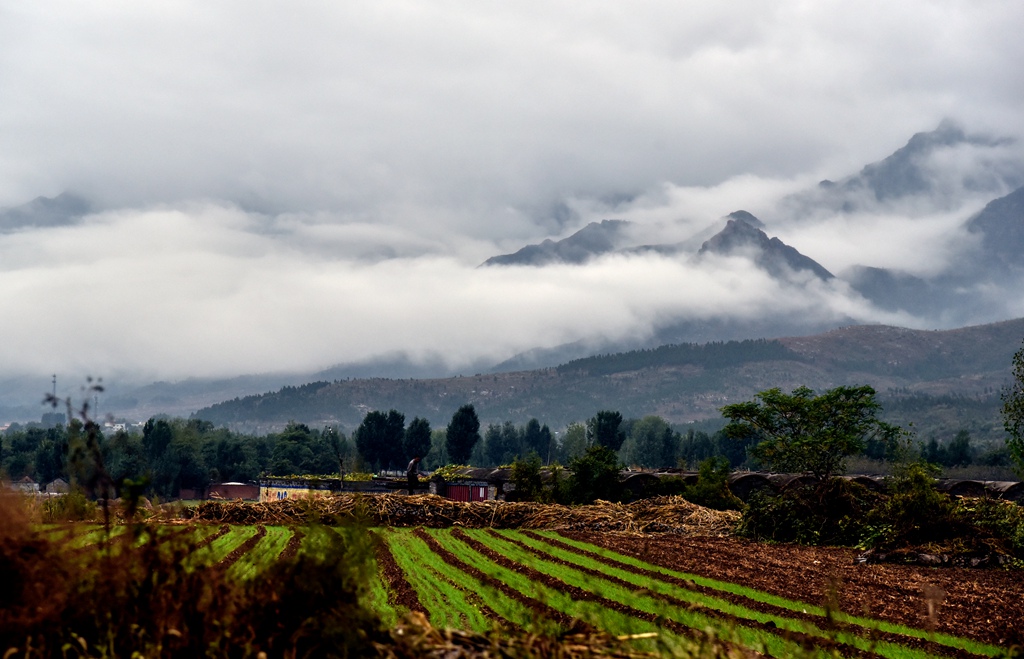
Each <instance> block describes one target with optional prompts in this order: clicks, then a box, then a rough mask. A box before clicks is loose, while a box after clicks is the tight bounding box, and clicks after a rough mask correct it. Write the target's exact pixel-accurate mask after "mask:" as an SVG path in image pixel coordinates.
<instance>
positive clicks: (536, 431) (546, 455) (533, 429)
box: [523, 419, 552, 464]
mask: <svg viewBox="0 0 1024 659" xmlns="http://www.w3.org/2000/svg"><path fill="white" fill-rule="evenodd" d="M551 441H552V437H551V430H550V429H549V428H548V427H547V425H544V426H542V425H540V421H538V420H537V419H530V420H529V421H528V422H527V424H526V428H525V429H524V430H523V451H524V453H529V452H531V451H532V452H534V453H536V454H537V456H538V457H540V459H541V461H542V462H543V463H545V464H546V463H547V462H549V461H550V456H551Z"/></svg>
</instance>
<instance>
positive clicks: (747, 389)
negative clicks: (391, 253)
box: [194, 319, 1024, 440]
mask: <svg viewBox="0 0 1024 659" xmlns="http://www.w3.org/2000/svg"><path fill="white" fill-rule="evenodd" d="M1022 337H1024V319H1018V320H1013V321H1005V322H1001V323H994V324H989V325H983V326H975V327H965V328H961V329H957V330H946V331H923V330H911V329H905V328H899V327H890V326H882V325H875V326H853V327H846V328H841V329H837V330H832V331H829V332H826V333H823V334H818V335H814V336H801V337H789V338H782V339H777V340H771V341H768V340H748V341H733V342H725V343H711V344H704V345H695V344H682V345H669V346H661V347H659V348H656V349H652V350H638V351H632V352H626V353H618V354H614V355H599V356H592V357H589V358H585V359H580V360H576V361H573V362H568V363H565V364H563V365H561V366H559V367H558V368H547V369H539V370H534V371H519V372H509V373H489V374H478V375H475V376H471V377H454V378H440V379H428V380H408V379H403V380H394V379H384V378H374V379H364V380H346V381H334V382H316V383H310V384H307V385H304V386H302V387H290V388H287V389H285V390H281V391H279V392H270V393H266V394H261V395H255V396H247V397H244V398H240V399H235V400H231V401H225V402H222V403H218V404H216V405H211V406H209V407H206V408H204V409H201V410H199V411H197V412H196V413H195V415H194V416H195V417H196V418H201V419H205V420H209V421H211V422H214V423H216V424H225V425H229V426H232V427H234V428H236V429H240V430H250V431H257V430H264V431H265V430H268V429H272V428H276V427H280V426H283V425H284V424H285V423H287V422H288V421H289V420H300V421H303V422H305V423H309V424H315V425H323V424H328V423H337V424H340V425H341V426H342V427H343V428H347V429H348V430H349V431H350V430H351V429H352V428H354V427H355V426H356V425H358V424H359V423H360V422H361V421H362V418H363V416H365V414H366V412H368V411H370V410H387V409H391V408H394V409H397V410H399V411H400V412H403V413H404V414H405V415H406V418H412V417H413V416H420V417H422V418H425V419H428V420H430V422H431V424H432V425H433V426H434V427H442V426H443V425H444V424H446V423H447V421H448V420H449V418H450V417H451V414H452V413H453V412H454V411H455V409H457V408H458V407H459V406H461V405H463V404H465V403H472V404H473V405H474V406H475V407H476V410H477V413H478V414H479V416H480V418H481V421H482V422H483V423H484V424H488V423H502V422H504V421H509V420H511V421H514V422H516V423H525V422H526V421H527V420H529V419H530V418H537V419H539V420H541V421H542V422H544V423H547V424H548V425H549V426H551V427H552V428H561V427H564V425H565V424H567V423H569V422H572V421H583V420H585V419H587V418H589V417H590V416H592V415H593V414H594V413H595V412H596V411H597V410H600V409H617V410H619V411H621V412H622V413H623V415H624V416H626V417H631V418H639V417H642V416H646V415H650V414H657V415H659V416H662V417H663V418H665V419H666V420H668V421H670V422H672V423H687V422H692V421H699V420H703V419H714V418H718V417H719V412H718V409H719V408H720V407H721V406H723V405H725V404H728V403H732V402H738V401H742V400H749V399H750V398H751V397H752V396H753V395H754V394H755V393H756V392H758V391H760V390H763V389H768V388H770V387H780V388H782V389H784V390H792V389H794V388H796V387H798V386H808V387H811V388H812V389H815V390H824V389H826V388H831V387H835V386H838V385H844V384H846V385H854V384H856V385H860V384H870V385H872V386H874V387H875V389H876V390H878V391H879V394H880V398H881V399H882V401H883V404H885V403H886V401H892V407H893V409H894V410H897V411H898V414H901V415H902V416H897V417H896V418H895V420H897V421H900V422H903V423H911V422H912V423H914V426H915V428H917V429H918V432H926V431H932V432H948V433H949V434H950V436H951V435H952V434H953V433H955V432H956V431H957V430H959V429H961V428H963V429H967V430H969V431H971V432H972V433H973V434H974V435H975V436H976V437H977V438H979V439H988V440H995V439H999V438H1001V436H1002V435H1001V432H1002V426H1001V420H1000V416H999V391H1000V389H1001V388H1002V386H1003V385H1004V384H1005V383H1006V382H1007V381H1008V380H1009V377H1010V367H1011V361H1012V355H1013V353H1014V352H1015V351H1016V350H1017V349H1018V348H1019V347H1020V345H1021V338H1022ZM900 410H902V411H900Z"/></svg>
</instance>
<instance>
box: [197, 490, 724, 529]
mask: <svg viewBox="0 0 1024 659" xmlns="http://www.w3.org/2000/svg"><path fill="white" fill-rule="evenodd" d="M182 514H183V516H185V517H186V518H188V519H193V520H196V521H206V522H216V523H221V524H288V525H294V524H301V523H303V522H306V521H310V520H314V521H323V522H328V523H330V522H340V521H344V520H350V519H361V520H364V521H366V522H367V523H369V524H371V525H373V526H426V527H430V528H446V527H450V526H462V527H465V528H495V529H569V530H575V531H617V532H622V533H675V534H684V535H703V536H708V535H711V536H723V535H730V534H731V533H732V531H733V529H734V528H735V526H736V524H737V522H738V521H739V518H740V514H739V513H738V512H735V511H718V510H711V509H709V508H703V507H701V506H698V505H696V504H693V503H690V502H689V501H686V500H685V499H683V498H682V497H678V496H671V497H655V498H652V499H643V500H640V501H637V502H634V503H629V504H619V503H609V502H607V501H597V502H595V503H593V504H591V505H589V506H562V505H557V504H543V503H528V502H515V503H513V502H506V501H474V502H465V501H452V500H450V499H445V498H443V497H439V496H436V495H433V494H421V495H415V496H406V495H403V494H356V493H340V494H335V495H331V496H325V497H316V498H307V499H289V500H285V501H273V502H267V503H245V502H241V501H236V502H215V501H207V502H204V503H201V504H199V505H198V506H195V507H191V508H186V509H184V510H183V511H182Z"/></svg>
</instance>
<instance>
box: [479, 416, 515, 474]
mask: <svg viewBox="0 0 1024 659" xmlns="http://www.w3.org/2000/svg"><path fill="white" fill-rule="evenodd" d="M484 449H485V450H484V455H485V456H486V457H487V461H488V462H489V463H490V464H491V465H494V466H498V465H507V464H511V463H512V461H513V460H515V459H516V457H517V456H518V455H520V454H521V453H522V450H523V441H522V433H521V432H520V430H519V429H518V428H516V425H515V424H514V423H512V422H511V421H506V422H505V423H503V424H501V425H498V424H496V423H492V424H490V425H489V426H487V431H486V432H485V433H484Z"/></svg>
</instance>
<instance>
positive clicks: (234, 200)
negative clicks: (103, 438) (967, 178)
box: [0, 0, 1024, 376]
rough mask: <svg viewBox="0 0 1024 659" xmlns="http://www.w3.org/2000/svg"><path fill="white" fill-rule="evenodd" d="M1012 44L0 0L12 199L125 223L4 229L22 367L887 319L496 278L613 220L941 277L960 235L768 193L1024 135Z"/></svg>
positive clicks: (662, 285)
mask: <svg viewBox="0 0 1024 659" xmlns="http://www.w3.org/2000/svg"><path fill="white" fill-rule="evenodd" d="M1021 27H1024V9H1022V8H1021V5H1020V3H1018V2H1016V1H1015V0H1002V1H1001V0H990V1H987V2H980V3H979V2H973V1H971V2H968V1H967V0H954V1H950V2H944V3H932V2H924V1H923V0H918V1H912V2H905V3H901V4H899V5H893V4H892V3H883V2H881V1H880V0H878V1H875V0H872V1H871V2H866V3H857V4H851V3H844V2H839V1H838V0H829V1H826V2H817V3H805V2H797V1H795V0H792V1H788V0H787V1H786V2H781V3H763V2H756V1H754V0H746V1H744V2H737V3H717V4H709V5H680V4H679V3H672V2H650V3H645V4H643V5H631V6H628V7H627V6H625V5H623V4H622V3H615V2H610V1H609V2H596V3H588V4H587V5H586V6H585V7H581V6H580V5H578V4H576V3H568V2H526V3H516V4H514V5H493V4H482V3H478V2H466V1H464V0H462V1H460V0H449V1H446V2H441V3H434V4H429V5H428V4H422V3H412V2H407V1H404V0H384V1H382V2H376V3H372V4H369V5H367V4H351V3H313V4H301V5H295V6H288V7H287V8H285V7H282V6H280V5H275V4H272V3H266V2H255V3H253V2H246V3H242V2H238V1H229V2H226V3H217V4H211V3H202V2H196V1H194V0H177V1H175V2H167V3H161V4H159V5H151V4H144V3H143V4H140V3H125V2H109V3H99V4H97V3H84V4H83V3H77V2H71V1H70V0H58V1H57V2H51V3H16V2H10V1H4V0H0V89H3V90H4V102H3V103H2V104H0V205H8V206H9V205H15V204H19V203H22V202H24V201H27V200H28V199H31V198H33V197H35V196H37V195H47V196H53V195H55V194H58V193H60V192H62V191H64V190H72V191H76V192H79V193H81V194H83V195H84V196H86V197H88V198H90V199H91V200H93V201H94V202H96V204H97V206H98V207H99V208H101V209H106V210H103V211H102V212H99V213H97V214H95V215H92V216H90V217H88V218H86V219H85V220H84V221H83V222H82V223H81V224H79V225H77V226H72V227H67V228H59V229H47V230H45V231H43V230H40V231H31V230H26V231H22V232H19V233H10V234H0V308H2V309H3V313H4V315H5V317H6V318H17V319H18V322H16V323H13V324H12V325H13V326H12V327H11V328H10V329H9V330H7V331H5V336H4V337H3V342H2V345H0V362H2V363H4V364H5V367H6V368H7V369H8V370H11V371H14V370H19V369H20V370H30V371H35V370H39V369H45V370H47V371H49V370H51V369H52V368H54V367H56V365H59V364H63V363H79V362H87V363H88V364H92V365H94V366H93V368H95V369H96V370H106V369H108V368H110V369H113V368H138V369H144V370H146V371H147V372H152V373H155V374H160V375H168V376H169V375H175V376H182V375H189V374H194V375H199V374H214V373H225V374H226V373H231V372H249V371H252V370H272V369H298V368H315V367H322V366H326V365H329V364H332V363H335V362H340V361H345V360H347V359H357V358H361V357H366V356H370V355H373V354H380V353H384V352H391V351H394V350H396V349H406V350H409V351H411V352H412V353H414V354H419V355H428V354H435V353H436V354H441V355H443V356H444V357H445V358H446V359H448V360H449V361H450V362H452V363H459V362H469V361H472V360H473V359H475V358H478V357H491V356H493V357H496V358H500V357H504V356H508V355H509V354H511V353H512V352H514V351H517V350H521V349H525V348H531V347H535V346H538V345H556V344H558V343H560V342H564V341H571V340H575V339H578V338H587V337H593V336H596V335H601V336H607V337H622V336H644V335H645V334H649V333H650V332H652V331H653V330H654V328H655V327H657V326H658V324H659V323H665V322H668V320H667V319H670V318H680V317H683V318H685V317H705V316H707V315H708V314H710V313H712V312H716V313H727V314H730V315H732V316H735V317H740V316H745V315H750V314H755V313H758V312H759V311H763V310H773V309H775V310H777V309H780V308H784V309H791V310H792V311H793V312H796V311H798V310H807V309H822V310H823V312H822V313H826V314H836V315H849V316H851V317H856V318H872V319H880V318H881V319H884V318H886V317H884V316H880V315H878V314H877V313H876V312H874V311H872V310H870V309H867V308H865V307H863V305H862V304H861V303H860V302H858V301H857V297H856V296H854V295H849V294H847V293H845V292H843V291H841V290H839V291H836V290H831V289H823V290H820V291H818V290H813V291H811V292H809V293H807V294H805V295H800V296H795V295H794V294H793V292H792V291H780V290H776V289H774V288H773V287H772V285H771V284H770V283H768V282H766V281H764V280H763V277H761V276H760V275H758V274H757V273H756V272H750V271H748V270H745V269H744V266H743V265H742V264H739V263H735V262H730V263H720V264H715V265H714V266H707V265H705V267H704V268H696V267H695V266H693V265H692V264H688V263H685V262H673V261H668V260H664V259H639V258H634V259H607V260H602V261H601V262H600V263H596V264H593V266H592V267H587V268H551V269H544V270H528V269H511V270H494V269H485V270H477V269H475V267H474V266H476V265H477V264H478V263H480V262H482V261H483V260H485V259H486V258H487V257H489V256H491V255H494V254H496V253H500V252H506V251H512V250H514V249H516V248H518V247H519V246H521V245H522V244H524V243H527V242H536V241H539V240H541V239H543V238H545V237H548V236H564V235H567V234H568V233H571V231H573V230H575V229H576V228H579V227H580V226H582V225H583V224H585V223H586V222H588V221H592V220H598V219H604V218H605V217H621V218H623V219H630V220H633V221H635V222H638V223H639V224H640V226H641V229H639V230H638V231H637V233H636V235H635V236H634V239H635V240H636V241H638V242H655V241H673V240H684V239H686V238H688V237H690V236H692V235H693V234H695V233H696V232H698V231H700V230H702V229H704V228H705V227H707V226H709V225H711V224H712V223H714V222H715V221H717V220H718V219H719V218H720V217H721V216H723V215H725V214H726V213H729V212H731V211H733V210H737V209H740V208H746V209H747V210H751V211H752V212H755V214H759V213H760V211H761V210H762V209H765V215H766V217H764V218H762V219H765V220H766V221H769V225H770V226H771V227H776V225H777V230H778V232H779V235H781V236H782V237H783V238H784V239H785V240H787V242H788V241H792V243H793V244H794V245H795V246H796V247H798V248H799V249H800V250H801V251H803V252H804V253H806V254H808V255H811V256H813V257H815V258H818V259H819V260H821V261H822V263H823V264H825V265H826V266H827V267H829V268H830V269H839V268H842V267H843V266H844V264H848V263H853V262H860V263H871V264H877V265H886V264H896V263H903V264H905V265H906V267H907V269H909V270H911V271H915V272H927V271H929V268H930V267H932V264H934V263H937V262H943V263H945V262H948V261H949V259H951V258H953V257H952V256H950V254H951V253H952V252H953V251H955V250H954V249H953V248H952V247H951V244H950V242H949V238H948V234H947V233H946V231H947V230H948V229H949V228H950V227H951V226H952V225H953V224H954V220H953V217H952V216H947V215H929V214H925V215H927V218H926V219H925V221H923V222H918V223H917V224H914V225H913V226H911V225H910V224H908V223H907V222H906V221H905V217H904V215H903V214H894V215H891V216H874V215H873V216H871V217H865V218H831V219H829V220H828V224H826V225H823V228H810V227H807V228H799V227H796V226H788V225H786V224H785V223H784V222H782V221H781V220H782V219H784V218H777V217H771V208H772V206H771V202H772V201H774V200H777V199H778V198H780V197H781V196H782V195H784V194H786V193H788V192H791V191H793V190H795V189H800V188H802V187H803V186H804V184H805V183H808V182H810V181H813V180H816V179H817V178H824V177H826V176H828V177H831V178H836V177H838V176H842V175H843V174H846V173H849V172H852V171H856V170H857V169H859V167H860V166H861V165H863V164H864V163H865V162H869V161H872V160H877V159H879V158H881V157H883V156H885V155H887V154H888V153H890V152H891V151H892V150H893V149H895V148H896V147H898V146H900V145H902V144H903V143H904V142H905V140H906V139H907V137H908V136H909V135H910V134H912V133H914V132H916V131H920V130H927V129H930V128H932V127H934V126H935V125H937V124H938V122H939V120H940V119H942V118H943V117H947V116H952V117H955V118H958V119H960V120H961V121H962V122H963V123H964V125H966V126H968V127H969V128H975V127H976V128H978V129H982V130H992V131H994V132H996V133H999V134H1015V135H1020V134H1021V133H1022V132H1024V127H1022V126H1021V125H1020V119H1019V117H1020V116H1021V110H1022V106H1024V73H1022V72H1021V71H1019V70H1018V69H1019V68H1020V67H1013V66H1007V62H1018V61H1024V42H1022V41H1021V40H1020V39H1019V33H1020V28H1021ZM612 198H615V199H619V200H620V201H619V202H617V203H609V202H608V201H607V200H608V199H612ZM625 198H630V199H632V201H629V202H622V201H621V200H622V199H625ZM602 199H603V200H606V201H604V202H602V201H595V200H602ZM766 200H768V201H766ZM861 219H863V221H862V222H861ZM919 219H920V218H919ZM855 221H856V222H860V224H859V225H858V226H859V227H860V228H859V229H858V228H855V227H854V225H853V223H854V222H855ZM773 222H774V224H773ZM883 226H885V227H898V228H899V236H900V237H898V238H897V239H894V240H893V241H891V242H890V243H888V244H886V245H885V246H884V249H879V248H878V247H877V242H876V240H875V239H874V238H873V237H872V236H873V233H874V231H876V230H881V229H882V228H883ZM825 227H827V228H825ZM865 227H867V228H865ZM911 229H912V230H913V234H912V231H911ZM915 245H917V246H919V249H918V250H917V251H916V252H911V248H912V247H913V246H915ZM868 257H870V258H868ZM719 266H720V267H719Z"/></svg>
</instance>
